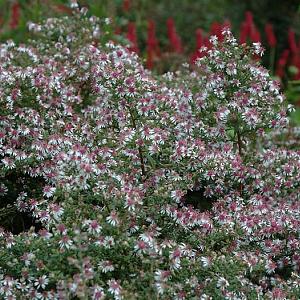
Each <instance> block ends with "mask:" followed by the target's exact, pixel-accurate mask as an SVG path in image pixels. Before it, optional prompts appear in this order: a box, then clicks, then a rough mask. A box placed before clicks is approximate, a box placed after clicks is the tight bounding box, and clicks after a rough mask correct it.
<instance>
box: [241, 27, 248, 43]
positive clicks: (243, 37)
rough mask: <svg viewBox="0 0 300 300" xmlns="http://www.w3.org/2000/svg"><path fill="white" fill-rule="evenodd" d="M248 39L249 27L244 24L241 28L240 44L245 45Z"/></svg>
mask: <svg viewBox="0 0 300 300" xmlns="http://www.w3.org/2000/svg"><path fill="white" fill-rule="evenodd" d="M247 37H248V25H247V24H246V22H243V23H242V24H241V27H240V44H245V43H246V42H247Z"/></svg>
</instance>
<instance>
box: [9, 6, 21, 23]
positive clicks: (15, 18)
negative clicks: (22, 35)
mask: <svg viewBox="0 0 300 300" xmlns="http://www.w3.org/2000/svg"><path fill="white" fill-rule="evenodd" d="M19 22H20V4H19V3H18V2H15V3H14V4H13V5H12V7H11V17H10V22H9V27H10V28H11V29H16V28H17V27H18V25H19Z"/></svg>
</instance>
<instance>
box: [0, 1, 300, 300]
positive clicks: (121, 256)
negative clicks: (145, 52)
mask: <svg viewBox="0 0 300 300" xmlns="http://www.w3.org/2000/svg"><path fill="white" fill-rule="evenodd" d="M73 7H74V10H75V12H76V13H75V14H74V16H72V17H66V18H63V19H48V20H47V21H46V22H45V23H43V24H41V25H40V24H32V23H31V24H29V26H30V29H31V30H33V31H34V32H35V33H36V35H37V39H36V40H35V41H32V42H30V43H28V45H15V44H14V43H13V42H7V43H6V44H3V45H1V46H0V62H1V67H0V79H1V81H0V95H1V97H0V107H1V112H0V177H1V185H0V199H1V200H2V199H6V201H8V202H9V204H10V205H13V206H14V207H15V208H16V210H18V211H19V212H22V213H23V214H26V216H27V217H28V216H30V217H31V218H32V219H33V220H34V221H35V222H36V224H33V225H35V226H32V227H29V228H23V230H19V232H18V233H17V234H16V233H15V232H11V231H10V230H9V229H8V228H1V230H0V274H1V275H0V296H1V297H3V298H5V299H19V298H25V299H71V298H78V299H146V298H149V299H156V298H158V297H159V298H161V299H196V298H197V299H223V298H225V299H256V298H258V297H265V298H266V299H284V298H288V297H289V298H293V297H294V298H297V297H299V295H300V291H299V287H300V277H299V265H300V252H299V250H298V249H299V228H300V223H299V221H298V220H299V216H300V207H299V205H298V202H299V200H300V199H299V179H300V172H299V170H300V165H299V161H300V154H299V152H297V151H294V150H287V149H286V148H284V147H280V146H278V145H277V144H276V143H272V142H271V141H270V139H269V136H268V135H269V133H268V132H269V131H270V130H271V129H273V128H281V127H283V126H286V125H287V123H288V118H287V116H286V107H285V103H284V99H283V96H282V95H281V94H280V93H279V90H278V86H277V85H276V83H274V82H273V81H272V80H271V79H270V77H269V75H268V73H267V72H266V71H265V70H264V69H263V68H262V67H260V66H259V65H258V63H257V62H255V61H254V60H253V55H254V54H255V55H260V54H261V51H262V50H261V47H260V45H259V44H254V45H253V48H251V49H248V48H244V47H240V46H238V45H237V43H236V41H235V40H234V38H233V36H232V35H231V33H230V32H229V31H227V30H225V31H224V32H223V38H222V40H223V42H220V41H219V40H218V38H217V37H212V38H211V43H212V45H213V48H212V49H203V51H204V52H205V55H204V56H203V58H201V60H199V61H198V62H197V68H196V69H194V70H192V71H190V70H189V69H187V70H186V71H184V72H182V73H180V72H178V73H176V74H172V73H168V74H166V75H164V76H162V77H158V78H155V77H154V76H153V75H152V74H151V73H150V72H149V71H147V70H145V69H144V68H143V66H142V65H141V63H140V62H139V60H138V57H137V56H136V55H135V54H132V53H131V52H130V51H129V50H128V49H127V48H125V47H122V46H120V45H117V44H115V43H113V42H111V41H110V40H109V35H108V33H107V31H108V29H107V30H106V28H107V27H109V20H105V22H103V23H101V21H100V20H98V19H97V18H95V17H90V18H88V17H85V16H84V15H85V14H86V11H85V10H84V9H83V10H79V9H78V8H77V5H76V2H73ZM170 27H172V26H171V25H170ZM175 33H176V32H175V31H174V32H173V33H172V34H173V35H174V36H175V37H176V34H175ZM170 34H171V33H170ZM264 135H266V137H265V136H264ZM4 203H6V202H4ZM6 204H7V203H6ZM13 226H15V225H14V224H13ZM23 227H24V226H23Z"/></svg>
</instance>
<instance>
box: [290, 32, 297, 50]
mask: <svg viewBox="0 0 300 300" xmlns="http://www.w3.org/2000/svg"><path fill="white" fill-rule="evenodd" d="M288 42H289V46H290V49H291V51H292V53H296V52H297V51H298V47H297V43H296V38H295V31H294V30H293V29H292V28H289V32H288Z"/></svg>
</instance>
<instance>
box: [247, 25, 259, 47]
mask: <svg viewBox="0 0 300 300" xmlns="http://www.w3.org/2000/svg"><path fill="white" fill-rule="evenodd" d="M250 39H251V41H252V42H253V43H260V42H261V37H260V32H259V31H258V29H257V28H256V27H255V25H253V27H252V30H251V33H250Z"/></svg>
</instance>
